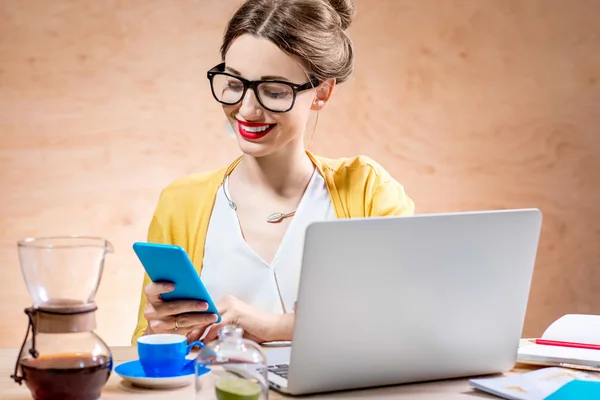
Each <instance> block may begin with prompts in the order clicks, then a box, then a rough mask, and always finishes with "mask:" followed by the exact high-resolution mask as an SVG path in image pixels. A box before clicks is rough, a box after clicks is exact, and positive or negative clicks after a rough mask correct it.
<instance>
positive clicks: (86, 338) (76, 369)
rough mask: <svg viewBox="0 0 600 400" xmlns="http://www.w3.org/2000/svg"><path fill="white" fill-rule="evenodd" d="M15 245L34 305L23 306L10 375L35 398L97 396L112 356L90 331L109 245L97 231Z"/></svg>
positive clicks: (91, 399)
mask: <svg viewBox="0 0 600 400" xmlns="http://www.w3.org/2000/svg"><path fill="white" fill-rule="evenodd" d="M18 251H19V262H20V265H21V272H22V273H23V278H24V280H25V284H26V285H27V290H28V291H29V294H30V296H31V297H32V299H33V306H31V307H28V308H26V309H25V314H27V316H28V318H29V326H28V327H27V331H26V334H25V339H24V341H23V345H22V346H21V351H20V354H19V356H18V359H17V362H16V365H15V372H14V375H12V376H11V378H13V379H14V380H15V382H17V383H19V384H22V382H25V384H26V385H27V387H28V388H29V390H30V391H31V394H32V396H33V398H34V399H35V400H47V399H61V400H75V399H77V400H96V399H98V398H100V392H101V390H102V388H103V387H104V385H105V384H106V382H107V380H108V378H109V376H110V373H111V371H112V366H113V362H112V354H111V352H110V350H109V348H108V346H107V345H106V344H105V343H104V342H103V341H102V339H100V337H98V336H97V335H96V334H95V333H94V329H96V317H95V311H96V309H97V307H96V304H95V303H94V297H95V295H96V291H97V289H98V285H99V283H100V278H101V276H102V270H103V268H104V258H105V256H106V254H107V253H112V252H113V248H112V245H111V244H110V242H109V241H108V240H106V239H103V238H96V237H84V236H65V237H41V238H29V239H25V240H21V241H19V242H18ZM30 330H31V339H28V338H29V331H30ZM19 372H20V374H19Z"/></svg>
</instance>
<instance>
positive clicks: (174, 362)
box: [137, 333, 204, 378]
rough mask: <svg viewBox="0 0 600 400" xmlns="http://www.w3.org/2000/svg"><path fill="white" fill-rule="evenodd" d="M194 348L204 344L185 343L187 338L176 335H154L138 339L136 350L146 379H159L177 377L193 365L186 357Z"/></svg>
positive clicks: (196, 342) (197, 342)
mask: <svg viewBox="0 0 600 400" xmlns="http://www.w3.org/2000/svg"><path fill="white" fill-rule="evenodd" d="M194 346H200V347H201V348H202V347H204V343H202V342H200V341H195V342H192V343H190V344H188V343H187V337H185V336H183V335H176V334H170V333H165V334H162V333H161V334H154V335H146V336H142V337H140V338H138V340H137V348H138V356H139V359H140V364H141V365H142V368H143V369H144V374H145V375H146V376H148V377H153V378H160V377H169V376H179V375H181V373H182V371H183V370H184V369H185V368H186V367H187V366H188V364H193V362H194V360H188V359H187V358H186V356H187V355H188V354H190V350H192V348H193V347H194Z"/></svg>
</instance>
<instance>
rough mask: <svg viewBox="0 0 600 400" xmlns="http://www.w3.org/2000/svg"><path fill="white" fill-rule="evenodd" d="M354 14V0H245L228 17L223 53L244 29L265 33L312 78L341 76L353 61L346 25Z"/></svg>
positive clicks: (341, 79) (341, 78)
mask: <svg viewBox="0 0 600 400" xmlns="http://www.w3.org/2000/svg"><path fill="white" fill-rule="evenodd" d="M353 16H354V2H353V1H352V0H247V1H246V2H244V4H242V5H241V6H240V8H239V9H238V10H237V11H236V12H235V14H234V15H233V16H232V17H231V19H230V20H229V23H228V24H227V29H226V30H225V35H224V36H223V45H222V46H221V58H222V60H223V61H225V54H226V53H227V50H229V47H230V46H231V44H232V43H233V41H234V40H235V39H237V38H238V37H239V36H241V35H243V34H246V33H247V34H251V35H253V36H256V37H262V38H266V39H269V40H270V41H271V42H273V43H274V44H275V45H276V46H277V47H279V48H280V49H281V50H283V51H284V52H285V53H287V54H289V55H290V56H292V57H294V58H296V59H297V60H299V61H300V62H301V63H302V64H303V66H304V68H306V70H307V72H308V74H309V75H310V77H311V78H317V79H318V80H319V81H323V80H326V79H332V78H333V79H336V81H337V82H338V83H341V82H344V81H345V80H346V79H348V77H349V76H350V74H351V73H352V69H353V67H354V65H353V64H354V53H353V49H352V41H351V40H350V38H349V37H348V35H346V32H345V30H346V29H347V28H348V26H350V23H351V22H352V17H353Z"/></svg>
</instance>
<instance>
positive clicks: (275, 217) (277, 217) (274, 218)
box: [267, 211, 296, 224]
mask: <svg viewBox="0 0 600 400" xmlns="http://www.w3.org/2000/svg"><path fill="white" fill-rule="evenodd" d="M295 213H296V212H295V211H293V212H291V213H287V214H284V213H273V214H271V215H269V216H268V217H267V222H270V223H272V224H276V223H277V222H281V221H282V220H283V219H284V218H287V217H291V216H292V215H294V214H295Z"/></svg>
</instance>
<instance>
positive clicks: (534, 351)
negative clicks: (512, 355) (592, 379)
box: [517, 344, 600, 368]
mask: <svg viewBox="0 0 600 400" xmlns="http://www.w3.org/2000/svg"><path fill="white" fill-rule="evenodd" d="M517 361H519V362H523V363H527V362H543V363H551V364H560V363H564V364H574V365H585V366H588V367H592V368H600V350H590V349H577V348H573V347H560V346H547V345H543V344H532V345H528V346H523V347H520V348H519V351H518V354H517Z"/></svg>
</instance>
